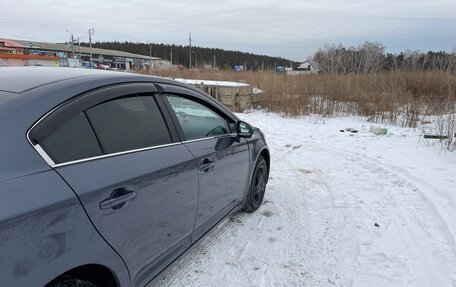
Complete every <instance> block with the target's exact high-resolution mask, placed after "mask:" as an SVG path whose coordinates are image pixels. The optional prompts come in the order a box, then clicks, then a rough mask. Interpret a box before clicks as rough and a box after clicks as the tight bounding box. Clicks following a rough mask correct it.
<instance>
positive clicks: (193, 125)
mask: <svg viewBox="0 0 456 287" xmlns="http://www.w3.org/2000/svg"><path fill="white" fill-rule="evenodd" d="M166 98H167V99H168V102H169V103H170V105H171V107H172V108H173V111H174V113H175V114H176V117H177V119H178V120H179V123H180V125H181V127H182V130H183V131H184V134H185V138H186V140H192V139H199V138H205V137H211V136H218V135H224V134H229V133H230V132H229V130H230V129H229V127H228V123H227V121H226V120H225V119H224V118H223V117H221V116H220V115H218V114H217V113H216V112H214V111H213V110H211V109H210V108H208V107H206V106H204V105H202V104H200V103H198V102H196V101H193V100H190V99H187V98H184V97H181V96H177V95H166Z"/></svg>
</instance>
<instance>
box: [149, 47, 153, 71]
mask: <svg viewBox="0 0 456 287" xmlns="http://www.w3.org/2000/svg"><path fill="white" fill-rule="evenodd" d="M149 70H151V71H152V44H151V43H149Z"/></svg>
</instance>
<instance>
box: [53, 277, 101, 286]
mask: <svg viewBox="0 0 456 287" xmlns="http://www.w3.org/2000/svg"><path fill="white" fill-rule="evenodd" d="M49 287H97V285H95V284H93V283H90V282H88V281H84V280H79V279H63V280H62V281H59V282H57V283H55V284H53V285H51V286H49Z"/></svg>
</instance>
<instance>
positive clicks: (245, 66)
mask: <svg viewBox="0 0 456 287" xmlns="http://www.w3.org/2000/svg"><path fill="white" fill-rule="evenodd" d="M244 71H247V62H246V61H244Z"/></svg>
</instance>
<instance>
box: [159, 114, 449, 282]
mask: <svg viewBox="0 0 456 287" xmlns="http://www.w3.org/2000/svg"><path fill="white" fill-rule="evenodd" d="M239 117H241V118H242V119H244V120H246V121H248V122H250V123H252V124H253V125H255V126H258V127H260V128H261V129H262V130H263V131H264V132H265V134H266V138H267V142H268V144H269V146H270V149H271V154H272V170H271V173H270V179H269V184H268V187H267V190H266V196H265V201H264V204H263V206H262V207H261V208H260V209H259V210H258V211H257V212H255V213H253V214H244V213H237V214H235V215H234V216H232V217H231V218H229V219H226V220H225V221H223V222H222V223H221V224H219V225H218V226H217V227H216V228H215V229H214V230H212V231H211V232H210V233H209V234H208V235H207V236H206V237H205V238H204V239H203V240H201V241H200V242H199V243H198V244H196V245H195V246H193V247H192V248H191V249H190V250H189V251H187V252H186V253H185V254H184V255H183V256H181V257H180V258H179V259H178V260H177V261H176V262H174V263H173V264H172V265H171V266H170V267H169V268H167V269H166V270H165V271H164V272H162V274H160V275H159V276H158V277H157V278H156V280H155V281H154V282H153V283H152V284H151V285H150V286H309V287H317V286H357V287H358V286H359V287H364V286H369V287H375V286H439V287H445V286H456V242H455V236H456V153H446V152H445V151H442V150H441V149H440V148H439V147H432V146H431V147H429V146H427V145H425V144H424V143H423V142H422V141H421V140H420V131H419V130H413V129H405V128H397V127H388V135H386V136H376V135H374V134H372V133H369V132H368V130H369V126H370V123H368V122H365V121H363V120H361V119H358V118H336V119H324V120H323V119H321V118H302V119H284V118H281V117H280V116H278V115H276V114H267V113H263V112H254V113H251V114H239ZM363 126H364V127H363ZM344 128H356V129H359V132H358V133H356V134H354V133H350V132H344V133H341V132H340V131H339V130H341V129H344Z"/></svg>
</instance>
